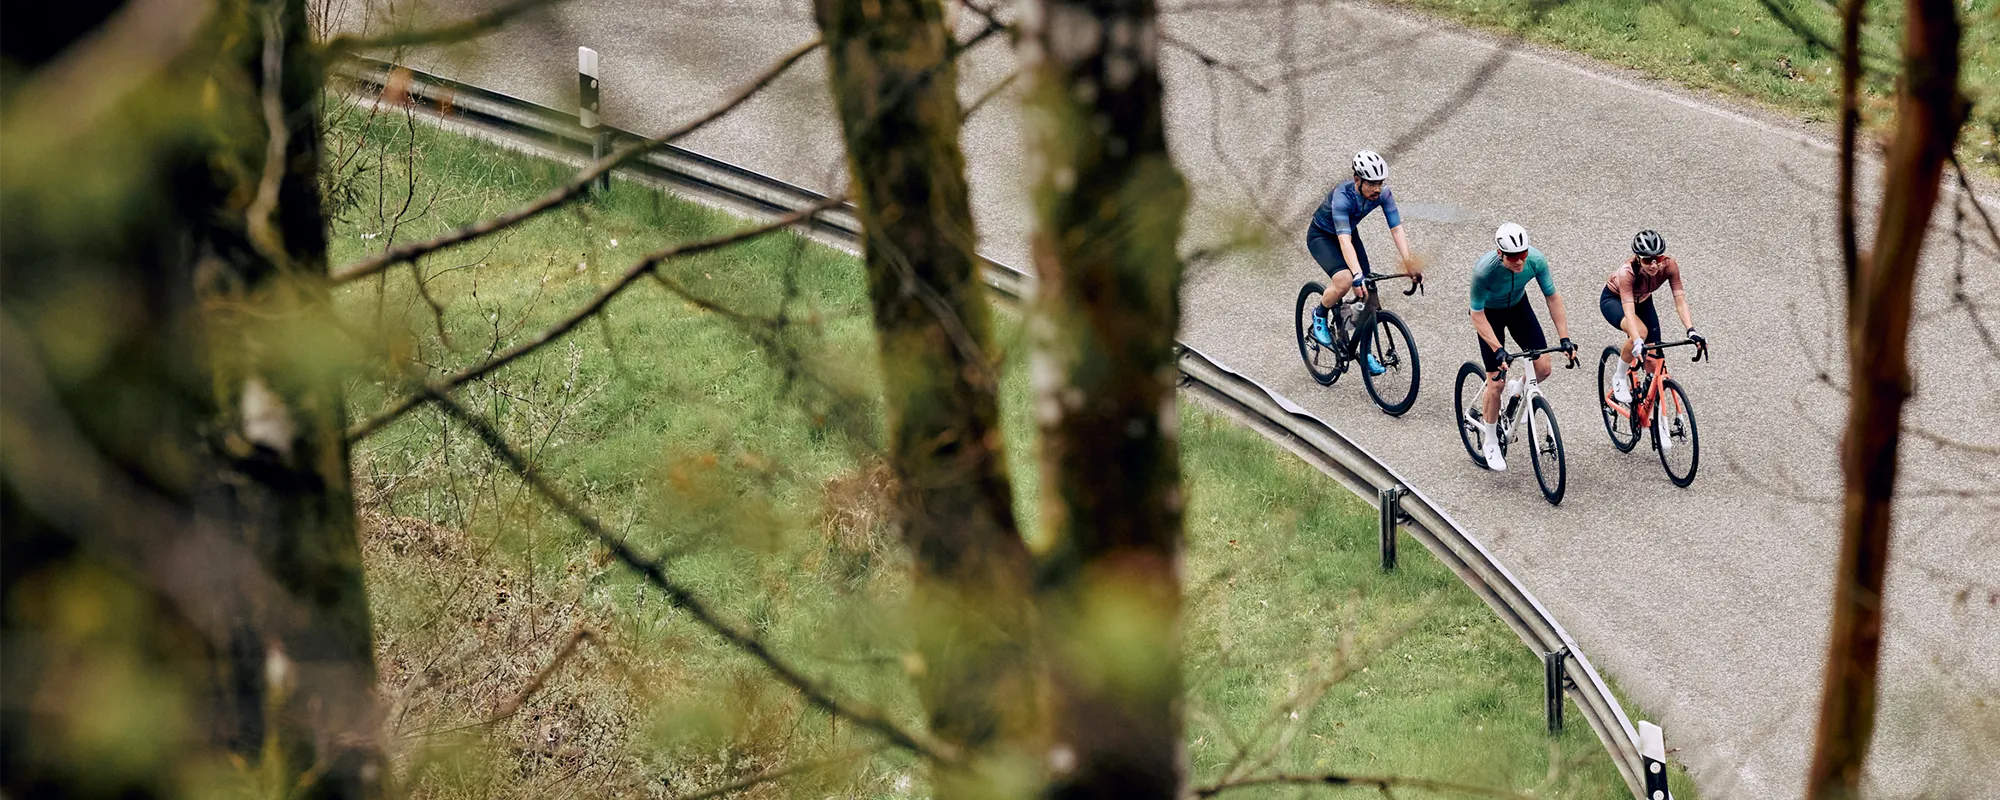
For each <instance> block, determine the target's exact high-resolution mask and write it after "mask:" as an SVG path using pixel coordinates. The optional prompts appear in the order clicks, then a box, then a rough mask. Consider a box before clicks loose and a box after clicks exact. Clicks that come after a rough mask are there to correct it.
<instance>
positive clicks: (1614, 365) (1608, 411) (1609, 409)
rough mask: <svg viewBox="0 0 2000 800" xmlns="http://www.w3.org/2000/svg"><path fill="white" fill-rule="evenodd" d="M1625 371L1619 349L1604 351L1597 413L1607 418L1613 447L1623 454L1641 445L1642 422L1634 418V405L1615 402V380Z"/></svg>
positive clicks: (1599, 366) (1599, 363) (1599, 369)
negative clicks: (1612, 393)
mask: <svg viewBox="0 0 2000 800" xmlns="http://www.w3.org/2000/svg"><path fill="white" fill-rule="evenodd" d="M1622 369H1625V359H1623V358H1619V357H1618V348H1616V347H1606V348H1604V355H1602V356H1600V357H1598V359H1597V410H1598V412H1599V413H1600V414H1602V415H1603V417H1604V432H1605V433H1606V434H1609V435H1610V436H1611V446H1612V447H1616V448H1618V452H1620V453H1630V452H1632V448H1634V447H1637V446H1638V445H1639V428H1638V421H1637V420H1635V419H1633V418H1632V414H1633V407H1634V404H1632V403H1622V404H1621V403H1619V402H1617V401H1615V400H1612V399H1611V381H1612V379H1613V376H1615V375H1617V374H1618V373H1617V370H1622ZM1620 412H1623V413H1620Z"/></svg>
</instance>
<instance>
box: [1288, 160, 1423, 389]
mask: <svg viewBox="0 0 2000 800" xmlns="http://www.w3.org/2000/svg"><path fill="white" fill-rule="evenodd" d="M1388 178H1389V162H1387V161H1384V160H1382V156H1380V155H1377V154H1376V153H1375V151H1373V150H1363V151H1361V152H1359V153H1355V154H1354V177H1353V179H1351V180H1345V181H1341V182H1340V185H1339V186H1335V187H1333V191H1331V192H1327V194H1326V201H1325V202H1322V203H1320V205H1319V210H1318V211H1315V212H1313V219H1312V225H1311V226H1310V227H1308V228H1307V229H1306V250H1308V251H1310V252H1311V253H1312V257H1313V260H1314V261H1317V262H1319V268H1320V269H1323V270H1326V275H1327V278H1328V279H1329V283H1330V284H1331V285H1329V286H1328V287H1327V290H1326V292H1325V293H1324V294H1322V295H1320V298H1319V307H1318V308H1315V309H1313V312H1312V316H1313V330H1312V333H1313V338H1315V339H1318V340H1319V343H1320V344H1322V345H1326V346H1329V347H1330V346H1332V345H1333V332H1332V331H1331V330H1329V329H1328V327H1327V325H1328V322H1327V316H1328V315H1327V312H1328V311H1330V310H1331V309H1332V308H1333V307H1334V305H1335V304H1336V303H1339V302H1340V301H1341V300H1343V299H1345V298H1346V297H1347V292H1348V290H1349V289H1352V290H1353V291H1354V297H1355V299H1357V300H1367V299H1368V284H1366V283H1361V284H1359V285H1357V284H1356V281H1355V278H1356V277H1357V275H1356V273H1357V272H1358V273H1359V275H1360V276H1366V277H1372V276H1373V275H1374V274H1375V273H1374V272H1372V271H1371V270H1370V269H1369V267H1368V248H1367V247H1365V246H1363V245H1362V243H1361V235H1360V232H1359V231H1357V230H1355V225H1356V224H1358V223H1360V222H1361V219H1362V218H1363V217H1366V216H1368V214H1369V212H1372V211H1374V210H1375V209H1377V208H1380V209H1382V218H1383V219H1384V220H1385V221H1387V222H1388V223H1389V237H1390V238H1391V239H1392V240H1394V241H1395V243H1396V251H1397V254H1398V255H1400V256H1401V257H1402V266H1403V269H1404V271H1406V272H1409V273H1412V274H1416V273H1419V272H1421V270H1422V265H1421V263H1420V262H1418V261H1417V260H1416V259H1414V258H1411V257H1410V240H1409V237H1408V236H1406V235H1404V233H1403V215H1402V214H1401V213H1399V212H1397V211H1396V196H1395V194H1394V193H1392V192H1390V191H1389V187H1388V186H1387V185H1386V181H1387V180H1388ZM1375 307H1376V304H1375V303H1364V304H1363V311H1362V315H1361V317H1360V318H1358V319H1357V320H1356V321H1355V335H1354V339H1353V341H1352V342H1350V343H1349V344H1348V353H1347V355H1348V357H1350V358H1352V357H1354V356H1355V355H1356V354H1357V353H1368V355H1367V360H1366V362H1365V363H1366V369H1367V370H1368V374H1370V375H1380V374H1382V363H1381V362H1380V361H1379V360H1377V359H1376V358H1375V354H1374V353H1372V352H1368V346H1367V345H1368V338H1369V336H1370V335H1371V334H1373V333H1374V330H1375Z"/></svg>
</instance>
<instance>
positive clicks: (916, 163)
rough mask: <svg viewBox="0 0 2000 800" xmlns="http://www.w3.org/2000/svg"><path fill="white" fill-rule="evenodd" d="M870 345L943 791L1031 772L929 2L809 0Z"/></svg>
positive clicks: (988, 788)
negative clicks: (851, 200) (956, 764)
mask: <svg viewBox="0 0 2000 800" xmlns="http://www.w3.org/2000/svg"><path fill="white" fill-rule="evenodd" d="M817 9H818V17H819V23H820V27H821V29H822V30H823V31H824V34H825V39H826V43H827V55H828V59H829V62H830V65H831V82H832V88H833V95H834V98H835V99H836V101H837V103H838V105H839V110H840V117H841V129H842V131H843V133H844V134H845V136H846V139H847V153H848V167H849V171H850V173H851V175H852V179H853V186H854V196H855V198H856V203H857V205H858V206H859V214H860V218H861V223H862V228H863V230H864V236H865V238H864V242H865V250H866V259H865V261H866V267H867V275H868V295H869V299H870V302H871V304H872V306H873V310H874V315H875V330H876V335H877V341H878V343H879V345H880V355H881V363H882V374H883V383H884V394H885V398H886V403H885V405H886V409H887V414H888V429H889V464H890V467H891V469H892V471H893V472H894V474H895V477H896V485H897V489H896V515H895V519H896V523H897V525H898V526H899V527H900V529H901V533H902V537H903V539H904V541H905V542H906V543H907V545H908V547H909V549H910V552H911V553H912V555H913V556H914V559H913V560H914V566H915V576H914V583H913V589H914V592H913V596H912V611H913V613H914V617H915V621H916V626H917V638H918V650H919V652H920V653H921V655H922V656H923V661H924V669H923V671H922V673H921V674H920V676H919V677H918V679H917V684H918V688H919V690H920V694H921V696H922V698H923V701H924V705H925V708H926V710H927V712H928V714H929V717H930V726H931V729H932V732H933V733H935V734H936V735H937V736H938V737H939V738H941V739H943V740H944V741H946V742H949V743H951V744H953V745H957V746H959V747H961V748H963V749H964V750H965V751H966V753H967V755H968V756H970V758H971V760H970V761H968V762H967V766H968V767H969V769H966V770H957V769H953V768H946V769H941V770H939V771H938V773H937V777H938V780H937V781H936V788H937V791H938V792H939V794H940V796H946V797H956V796H977V795H982V794H986V793H989V792H994V791H998V787H1002V786H1008V785H1018V783H1019V782H1018V781H1012V780H1005V779H1000V778H997V777H996V776H992V775H983V776H982V775H980V774H979V773H981V772H983V771H984V770H985V769H987V768H997V769H1011V770H1026V771H1029V772H1033V771H1034V770H1035V767H1034V766H1032V765H1034V764H1037V763H1038V759H1039V756H1040V752H1039V751H1040V748H1039V747H1037V746H1035V744H1034V743H1035V742H1036V741H1037V739H1038V736H1037V731H1038V730H1039V726H1040V723H1041V719H1040V716H1041V715H1040V709H1041V706H1042V705H1043V695H1044V694H1045V693H1044V691H1043V690H1042V689H1041V688H1040V687H1041V685H1042V680H1041V677H1040V676H1041V674H1042V671H1041V667H1040V661H1039V658H1038V656H1037V647H1036V642H1035V635H1034V624H1033V623H1034V613H1033V612H1034V609H1033V605H1032V594H1031V591H1032V588H1033V581H1032V573H1031V570H1030V566H1031V561H1030V558H1029V555H1028V551H1027V547H1026V545H1025V544H1024V543H1023V542H1022V539H1021V536H1020V532H1019V529H1018V526H1017V525H1016V522H1015V519H1014V512H1013V498H1012V491H1011V489H1010V487H1009V484H1008V479H1007V470H1006V460H1005V457H1004V451H1003V450H1002V446H1001V436H1000V426H999V404H998V397H997V391H998V382H997V379H996V373H997V370H998V368H999V364H998V363H997V360H996V358H995V355H994V348H993V341H992V338H993V337H992V333H991V330H992V323H991V319H990V317H991V314H990V311H989V309H988V307H987V298H986V291H985V287H984V285H983V284H982V283H981V282H980V280H979V272H978V269H979V263H978V260H977V257H976V255H975V251H974V247H975V245H976V244H977V242H976V238H975V237H974V235H973V226H972V211H971V205H970V201H969V199H968V196H967V188H966V182H965V164H964V158H963V156H962V154H961V153H960V151H959V144H958V132H959V120H960V110H959V104H958V97H957V94H956V91H957V85H958V82H957V74H956V70H955V69H954V68H953V66H952V64H951V63H950V61H949V55H948V53H947V48H948V46H949V42H950V41H951V40H950V38H949V33H948V32H947V31H946V30H945V27H944V20H943V9H942V7H941V5H940V4H939V3H938V2H937V0H819V2H818V5H817Z"/></svg>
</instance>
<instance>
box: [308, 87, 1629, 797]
mask: <svg viewBox="0 0 2000 800" xmlns="http://www.w3.org/2000/svg"><path fill="white" fill-rule="evenodd" d="M335 71H336V73H337V74H338V75H339V76H340V77H343V78H346V79H348V80H350V81H352V82H354V83H355V84H356V85H357V86H359V87H360V88H362V89H364V90H367V91H371V92H379V91H381V90H383V89H384V88H385V87H389V86H392V85H393V86H395V87H397V90H398V91H400V92H402V93H404V94H405V95H406V96H407V97H408V98H409V99H410V101H411V102H412V104H413V105H414V106H416V107H417V108H419V109H420V110H422V111H426V112H429V113H431V114H433V115H436V116H439V117H443V118H445V119H447V120H450V121H454V122H458V123H463V124H470V125H472V126H474V127H477V128H480V129H484V130H485V131H487V132H495V133H501V134H504V135H506V136H508V137H510V138H513V139H517V140H524V141H528V142H532V143H534V144H537V145H540V146H542V147H545V148H548V149H551V150H554V151H557V152H559V153H563V154H567V155H570V156H576V157H584V158H588V157H589V156H590V155H591V153H592V146H593V139H594V138H595V135H596V134H595V133H594V132H592V131H589V130H586V129H585V128H584V127H582V125H581V124H580V123H579V122H578V119H577V115H575V114H570V113H565V112H563V111H559V110H557V109H553V108H549V107H547V106H542V105H538V104H535V103H530V102H528V101H525V100H521V99H518V98H514V97H510V96H507V95H504V94H500V93H498V92H493V91H490V90H486V89H481V88H479V87H476V86H471V85H468V84H463V83H459V82H457V81H453V80H450V79H447V78H443V77H439V76H436V75H430V74H427V73H424V72H421V71H418V70H413V69H409V68H407V67H401V66H399V65H396V64H393V63H390V62H386V61H380V60H376V59H369V58H353V59H351V60H349V61H345V62H342V63H340V64H338V65H337V66H336V69H335ZM399 72H400V73H402V74H396V73H399ZM597 130H598V131H608V132H609V134H610V135H611V136H612V137H613V138H614V139H616V140H619V142H620V143H623V142H633V141H640V140H642V139H643V138H644V137H641V136H639V135H637V134H633V133H630V132H627V131H621V130H617V129H611V128H599V129H597ZM623 169H624V171H626V172H628V173H631V174H637V175H640V176H643V177H646V178H649V179H652V180H654V181H658V182H662V183H665V184H667V185H669V186H674V187H679V188H681V189H683V190H686V191H688V192H690V193H692V194H694V195H695V196H697V197H699V198H700V199H703V200H706V201H709V202H719V203H722V204H725V205H729V206H734V207H737V208H739V209H741V210H744V211H748V212H752V213H756V214H785V213H791V212H793V211H796V210H797V209H800V208H803V207H805V206H807V205H810V204H812V203H815V202H819V201H823V200H825V199H826V196H825V195H823V194H820V193H818V192H815V191H812V190H810V189H806V188H804V187H801V186H796V185H793V184H790V183H786V182H784V181H781V180H778V179H776V178H772V177H770V176H767V175H763V174H760V173H757V172H755V171H752V170H749V169H745V168H743V167H740V166H737V165H734V164H730V163H728V162H726V161H722V160H720V159H715V158H710V157H708V156H705V155H702V154H700V153H697V152H694V151H692V150H688V149H686V148H682V147H677V146H674V145H662V146H661V147H659V148H656V149H655V150H653V151H652V152H650V153H648V154H646V155H644V156H641V157H639V158H636V159H633V160H632V161H630V162H627V166H626V167H624V168H623ZM813 230H814V232H816V233H820V234H822V235H828V236H831V237H833V238H835V239H838V240H841V241H843V242H845V243H847V244H849V245H855V246H858V244H859V242H860V232H861V226H860V222H859V221H858V220H856V218H855V217H854V215H853V214H852V213H851V212H849V211H848V210H846V209H845V208H843V209H836V210H833V211H828V212H825V213H822V214H820V215H818V216H817V217H815V218H814V220H813ZM982 258H983V257H982ZM983 260H984V261H985V263H986V267H987V268H986V270H985V272H984V274H983V277H984V279H985V281H986V283H987V285H988V286H990V287H992V289H993V290H994V291H995V292H996V293H998V294H999V295H1001V296H1002V297H1004V298H1006V299H1008V300H1009V301H1013V302H1019V301H1021V300H1024V299H1026V298H1027V297H1028V296H1029V294H1031V293H1032V291H1033V286H1034V280H1035V278H1034V276H1033V275H1030V274H1028V273H1026V272H1023V271H1022V270H1020V269H1017V268H1015V267H1013V266H1010V265H1007V264H1003V263H1001V262H998V261H994V260H992V259H985V258H983ZM1179 352H1180V357H1179V358H1180V364H1179V366H1180V373H1181V388H1182V390H1183V391H1184V392H1186V393H1188V394H1190V395H1193V396H1194V397H1196V398H1198V399H1200V400H1202V401H1204V402H1205V403H1206V404H1208V405H1210V406H1212V407H1214V408H1215V409H1217V410H1219V411H1221V412H1222V413H1223V414H1224V415H1226V416H1228V417H1230V418H1232V419H1234V420H1235V421H1236V422H1238V423H1240V424H1242V425H1244V426H1245V427H1248V428H1251V429H1253V430H1256V431H1257V432H1259V433H1262V434H1264V436H1265V437H1267V438H1269V439H1271V440H1273V441H1275V442H1277V443H1278V444H1279V445H1280V446H1283V447H1284V448H1285V449H1287V450H1290V451H1291V452H1292V453H1294V454H1296V455H1297V456H1299V457H1300V458H1302V459H1304V460H1305V461H1306V462H1307V463H1309V464H1312V465H1313V466H1314V467H1316V468H1318V469H1319V471H1321V472H1323V473H1325V474H1326V475H1328V476H1330V477H1332V478H1333V479H1334V480H1335V481H1337V482H1339V483H1340V484H1341V485H1343V486H1345V487H1347V489H1348V490H1349V491H1352V492H1354V493H1355V494H1356V495H1359V496H1360V497H1361V498H1362V499H1363V500H1364V501H1368V502H1371V503H1373V504H1375V505H1376V506H1377V508H1378V509H1380V510H1381V512H1382V522H1383V542H1382V550H1383V566H1384V567H1385V568H1388V567H1393V566H1394V559H1395V538H1394V537H1395V530H1396V528H1397V527H1398V526H1400V527H1401V528H1402V529H1403V530H1406V531H1408V532H1409V533H1410V534H1411V535H1412V536H1414V537H1415V538H1416V539H1417V541H1419V542H1421V543H1423V545H1424V547H1425V548H1426V549H1428V550H1430V551H1431V553H1432V554H1433V555H1435V556H1436V557H1437V558H1438V560H1439V561H1442V562H1444V564H1445V566H1447V567H1449V568H1450V569H1451V571H1452V572H1454V573H1456V574H1457V575H1458V577H1459V579H1460V580H1461V581H1463V582H1464V583H1465V585H1466V586H1468V587H1470V588H1471V589H1472V591H1473V592H1474V593H1476V594H1478V595H1479V597H1480V599H1482V600H1485V601H1486V605H1487V606H1488V607H1490V608H1492V609H1493V612H1494V613H1495V614H1497V615H1498V616H1499V617H1500V619H1501V621H1503V622H1505V623H1507V627H1509V628H1512V629H1513V631H1514V633H1515V635H1517V636H1519V637H1521V641H1522V642H1525V643H1526V644H1527V645H1528V646H1529V647H1531V648H1533V649H1534V650H1535V652H1536V654H1537V655H1538V656H1540V657H1541V658H1542V659H1543V664H1544V666H1545V672H1546V674H1545V677H1546V685H1547V687H1548V690H1549V691H1548V697H1547V700H1548V706H1549V707H1548V715H1549V725H1550V728H1551V729H1552V730H1559V729H1560V727H1561V724H1562V722H1561V720H1562V709H1563V706H1562V702H1561V698H1562V697H1563V696H1565V695H1567V696H1568V697H1569V698H1570V699H1571V700H1573V701H1574V702H1575V703H1576V705H1577V708H1578V709H1580V710H1581V711H1582V713H1583V716H1584V718H1585V720H1586V721H1588V722H1589V723H1590V727H1591V729H1592V730H1594V731H1596V732H1597V738H1598V739H1599V741H1601V742H1603V744H1604V747H1605V749H1606V750H1607V751H1609V753H1610V754H1611V758H1612V761H1613V762H1614V763H1615V764H1616V765H1617V767H1618V771H1619V773H1620V774H1621V775H1622V776H1623V777H1624V779H1625V783H1626V786H1627V788H1629V789H1630V790H1631V791H1632V796H1633V797H1634V798H1645V797H1646V793H1645V788H1644V786H1645V779H1644V777H1643V776H1644V770H1645V766H1644V760H1643V759H1642V758H1641V755H1640V752H1639V734H1638V732H1637V731H1636V730H1635V729H1634V728H1633V725H1632V720H1631V719H1630V718H1629V717H1627V716H1626V715H1625V710H1624V708H1622V707H1621V706H1620V705H1619V704H1618V700H1617V698H1615V697H1613V696H1612V694H1611V689H1610V687H1609V686H1607V685H1605V683H1604V680H1603V678H1602V677H1600V676H1599V675H1598V673H1597V669H1596V668H1595V667H1593V666H1591V664H1590V659H1588V658H1586V657H1585V656H1584V655H1583V649H1582V648H1581V647H1578V646H1577V644H1576V641H1575V640H1574V639H1572V638H1570V635H1569V632H1568V631H1566V630H1564V629H1563V627H1562V625H1561V624H1560V623H1558V622H1556V620H1555V618H1554V617H1553V616H1551V615H1550V614H1549V612H1548V609H1546V608H1544V607H1543V606H1542V604H1541V601H1539V600H1536V599H1535V596H1534V594H1533V593H1531V592H1529V591H1528V589H1527V587H1525V586H1522V585H1521V582H1520V581H1519V580H1517V579H1515V577H1514V575H1513V574H1512V573H1510V572H1508V571H1507V568H1506V567H1504V566H1502V565H1501V564H1500V561H1499V560H1498V559H1496V558H1494V557H1493V554H1491V553H1489V552H1487V550H1486V548H1485V547H1484V546H1482V545H1480V543H1479V541H1478V540H1476V539H1474V538H1472V535H1471V534H1470V533H1467V532H1466V530H1465V528H1464V527H1462V526H1460V525H1459V524H1458V523H1457V522H1455V521H1453V520H1452V518H1451V516H1450V515H1448V514H1446V513H1445V512H1444V510H1443V509H1442V508H1440V507H1439V506H1438V505H1437V504H1436V503H1434V502H1432V501H1431V499H1430V498H1429V497H1428V496H1426V495H1424V493H1423V492H1420V491H1418V490H1416V489H1415V488H1412V487H1411V486H1410V485H1409V484H1408V483H1407V482H1405V481H1404V480H1403V478H1402V476H1401V475H1398V474H1397V473H1396V471H1395V470H1393V469H1390V468H1389V466H1388V465H1386V464H1384V463H1382V461H1381V459H1378V458H1376V457H1375V456H1373V455H1371V454H1370V453H1369V452H1368V451H1367V450H1366V449H1363V448H1362V447H1361V446H1360V445H1358V444H1356V443H1355V442H1354V441H1353V440H1351V439H1349V438H1347V437H1346V436H1343V435H1341V433H1340V432H1339V431H1337V430H1334V428H1333V426H1331V425H1328V424H1327V423H1326V422H1325V421H1324V420H1321V419H1320V418H1319V417H1316V416H1313V414H1312V413H1311V412H1308V411H1306V410H1305V409H1303V408H1300V407H1299V406H1298V405H1297V404H1295V403H1293V402H1292V401H1290V400H1288V399H1286V398H1285V397H1284V396H1283V395H1280V394H1278V393H1277V392H1274V391H1271V390H1270V389H1269V388H1266V387H1265V386H1264V385H1262V384H1260V383H1258V382H1256V381H1255V380H1252V379H1250V378H1249V377H1246V376H1244V375H1242V374H1240V373H1238V372H1235V371H1234V370H1231V369H1229V368H1228V367H1226V366H1224V365H1222V364H1220V363H1217V362H1216V361H1215V360H1213V359H1211V358H1209V357H1208V356H1206V355H1203V354H1202V353H1201V351H1199V350H1196V349H1195V348H1193V347H1190V346H1188V345H1186V344H1185V343H1183V344H1181V345H1180V347H1179Z"/></svg>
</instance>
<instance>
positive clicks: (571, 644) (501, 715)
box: [410, 623, 590, 739]
mask: <svg viewBox="0 0 2000 800" xmlns="http://www.w3.org/2000/svg"><path fill="white" fill-rule="evenodd" d="M589 638H590V630H589V629H588V628H585V627H583V624H582V623H577V626H576V630H574V631H571V632H570V635H569V639H568V641H565V642H563V646H562V650H560V651H558V652H557V653H556V657H555V658H553V659H551V660H550V661H549V663H548V665H547V666H545V667H542V670H541V671H540V672H537V673H535V677H534V678H533V679H531V680H529V681H528V685H527V686H524V687H522V688H521V691H520V693H519V694H516V695H514V696H513V697H511V698H508V700H507V702H506V704H505V705H502V706H500V710H499V711H497V712H495V713H494V714H493V716H490V717H487V718H486V719H483V720H480V721H478V722H469V723H466V724H464V725H459V726H455V727H451V728H445V729H443V730H434V731H423V732H420V733H415V734H411V736H410V738H413V739H414V738H421V737H427V736H448V735H450V734H454V733H458V732H459V731H468V730H472V729H473V728H490V727H492V726H494V725H497V724H499V723H500V722H501V721H502V720H505V719H507V718H508V717H511V716H514V715H515V714H518V713H520V712H521V707H522V706H524V705H526V704H527V702H528V700H529V699H531V698H533V697H534V696H535V695H536V693H538V692H540V691H541V690H542V687H543V686H544V685H546V684H547V683H548V682H549V678H550V677H552V676H554V675H555V674H556V670H559V669H562V665H563V664H564V663H565V662H568V661H569V659H570V656H572V655H575V654H576V648H577V645H580V644H582V643H583V642H584V640H586V639H589Z"/></svg>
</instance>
